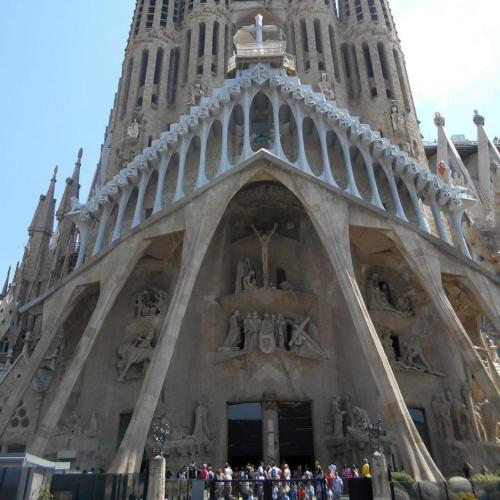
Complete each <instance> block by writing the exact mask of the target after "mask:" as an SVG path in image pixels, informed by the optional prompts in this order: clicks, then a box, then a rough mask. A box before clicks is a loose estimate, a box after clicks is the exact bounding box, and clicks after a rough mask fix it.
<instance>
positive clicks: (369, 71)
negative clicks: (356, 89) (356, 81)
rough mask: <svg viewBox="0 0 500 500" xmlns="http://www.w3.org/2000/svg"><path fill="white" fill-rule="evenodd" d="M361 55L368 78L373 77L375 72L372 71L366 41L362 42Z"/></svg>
mask: <svg viewBox="0 0 500 500" xmlns="http://www.w3.org/2000/svg"><path fill="white" fill-rule="evenodd" d="M363 57H364V59H365V66H366V74H367V76H368V78H369V79H370V78H374V77H375V74H374V72H373V63H372V57H371V55H370V48H369V47H368V44H367V43H366V42H365V43H364V44H363Z"/></svg>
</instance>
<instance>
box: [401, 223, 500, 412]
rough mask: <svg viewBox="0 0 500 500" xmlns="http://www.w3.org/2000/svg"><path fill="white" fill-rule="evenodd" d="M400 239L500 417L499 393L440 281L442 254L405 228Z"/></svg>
mask: <svg viewBox="0 0 500 500" xmlns="http://www.w3.org/2000/svg"><path fill="white" fill-rule="evenodd" d="M395 232H396V235H397V238H396V239H397V242H396V244H397V245H398V246H399V248H400V249H401V250H402V251H403V255H404V257H405V259H406V260H407V262H408V265H409V267H410V268H411V269H413V271H414V272H415V275H416V276H417V278H418V279H419V281H420V284H421V286H422V288H423V289H424V290H425V291H426V292H427V296H428V297H429V299H430V300H431V301H432V303H433V305H434V307H435V309H436V313H437V314H438V316H439V317H440V319H441V321H442V322H443V324H444V325H445V326H446V328H447V330H448V332H449V335H450V338H451V340H452V341H453V342H454V343H455V344H456V345H457V347H458V350H459V351H460V352H461V353H462V356H463V357H464V360H465V362H466V364H467V367H468V369H469V370H470V372H471V375H472V376H473V377H474V379H475V380H476V381H477V382H478V384H479V385H480V386H481V389H482V391H483V392H484V394H485V396H486V398H487V399H489V400H490V401H493V402H494V403H495V405H496V408H497V411H498V413H499V414H500V399H499V398H498V389H497V388H496V387H495V384H494V382H493V380H492V378H491V377H490V375H489V374H488V372H487V371H486V368H485V367H484V365H483V363H482V362H481V358H480V357H479V355H478V354H477V352H476V350H475V349H474V345H473V344H472V342H471V340H470V338H469V336H468V335H467V332H466V331H465V328H464V327H463V325H462V323H461V322H460V319H459V318H458V316H457V314H456V312H455V310H454V309H453V306H452V305H451V303H450V300H449V299H448V297H447V295H446V292H445V290H444V287H443V283H442V278H441V265H440V261H439V253H438V252H437V251H436V250H434V248H433V247H432V245H431V244H430V243H427V242H426V241H423V240H422V239H421V238H420V237H419V236H417V235H415V234H413V233H412V232H410V231H408V229H406V228H403V227H395Z"/></svg>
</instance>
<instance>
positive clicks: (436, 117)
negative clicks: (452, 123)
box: [434, 111, 446, 127]
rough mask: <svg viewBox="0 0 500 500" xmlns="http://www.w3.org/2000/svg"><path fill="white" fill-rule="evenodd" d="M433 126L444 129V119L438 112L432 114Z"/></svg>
mask: <svg viewBox="0 0 500 500" xmlns="http://www.w3.org/2000/svg"><path fill="white" fill-rule="evenodd" d="M434 125H436V127H444V126H445V125H446V119H445V117H444V116H443V115H442V114H441V113H439V112H438V111H436V113H435V114H434Z"/></svg>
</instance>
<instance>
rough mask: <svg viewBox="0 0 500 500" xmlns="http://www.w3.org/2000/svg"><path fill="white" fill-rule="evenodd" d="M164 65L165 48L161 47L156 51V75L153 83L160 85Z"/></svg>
mask: <svg viewBox="0 0 500 500" xmlns="http://www.w3.org/2000/svg"><path fill="white" fill-rule="evenodd" d="M162 65H163V49H162V48H161V47H160V48H159V49H158V52H157V53H156V64H155V76H154V81H153V83H154V84H155V85H159V84H160V81H161V67H162Z"/></svg>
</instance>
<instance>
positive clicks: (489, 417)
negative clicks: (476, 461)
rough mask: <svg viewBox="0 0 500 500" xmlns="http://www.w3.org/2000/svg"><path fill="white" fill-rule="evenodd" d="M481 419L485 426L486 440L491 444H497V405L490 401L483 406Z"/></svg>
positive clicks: (486, 401)
mask: <svg viewBox="0 0 500 500" xmlns="http://www.w3.org/2000/svg"><path fill="white" fill-rule="evenodd" d="M481 417H482V421H483V426H484V433H485V436H486V440H487V441H488V442H490V443H496V442H497V426H498V419H497V413H496V410H495V405H494V404H493V402H491V401H489V400H488V399H486V400H485V402H484V403H483V404H482V405H481Z"/></svg>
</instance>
